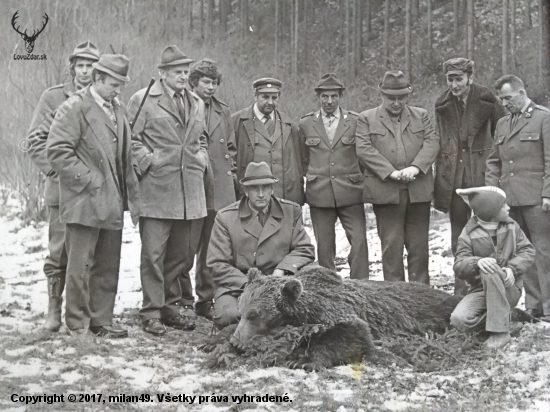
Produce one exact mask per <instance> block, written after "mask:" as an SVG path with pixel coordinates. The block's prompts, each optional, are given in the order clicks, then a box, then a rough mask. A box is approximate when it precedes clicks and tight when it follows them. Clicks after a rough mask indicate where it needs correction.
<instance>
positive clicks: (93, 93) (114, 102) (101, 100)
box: [90, 84, 119, 107]
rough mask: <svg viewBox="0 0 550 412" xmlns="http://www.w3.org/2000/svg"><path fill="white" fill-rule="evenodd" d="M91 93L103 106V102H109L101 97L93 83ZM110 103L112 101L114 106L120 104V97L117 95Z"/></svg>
mask: <svg viewBox="0 0 550 412" xmlns="http://www.w3.org/2000/svg"><path fill="white" fill-rule="evenodd" d="M90 93H91V95H92V97H93V98H94V100H95V102H96V103H97V104H98V105H99V106H100V107H103V104H104V103H105V102H107V100H105V99H104V98H103V97H101V96H100V95H99V94H98V93H97V92H96V91H95V89H94V85H93V84H92V85H91V86H90ZM108 103H111V104H112V105H114V106H118V104H119V103H118V99H117V98H116V97H115V98H114V99H113V101H112V102H108Z"/></svg>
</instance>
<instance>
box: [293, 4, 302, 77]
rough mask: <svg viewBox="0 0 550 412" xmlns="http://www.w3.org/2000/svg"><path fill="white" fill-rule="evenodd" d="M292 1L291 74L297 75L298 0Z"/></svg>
mask: <svg viewBox="0 0 550 412" xmlns="http://www.w3.org/2000/svg"><path fill="white" fill-rule="evenodd" d="M293 1H294V10H293V13H294V45H293V49H294V52H293V57H292V74H293V75H294V76H295V77H296V76H297V75H298V19H299V14H298V12H299V6H300V4H299V0H293Z"/></svg>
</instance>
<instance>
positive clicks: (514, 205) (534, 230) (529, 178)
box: [485, 74, 550, 322]
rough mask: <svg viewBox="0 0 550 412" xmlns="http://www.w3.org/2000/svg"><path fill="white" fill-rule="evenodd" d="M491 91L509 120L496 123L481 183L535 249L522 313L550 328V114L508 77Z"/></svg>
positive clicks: (526, 284) (500, 80)
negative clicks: (496, 194)
mask: <svg viewBox="0 0 550 412" xmlns="http://www.w3.org/2000/svg"><path fill="white" fill-rule="evenodd" d="M494 87H495V90H496V93H497V96H498V98H499V99H500V101H501V102H502V104H503V105H504V107H505V108H506V110H507V111H508V115H507V116H505V117H502V118H501V119H500V120H499V121H498V123H497V126H496V131H495V141H494V143H493V149H492V150H491V153H490V154H489V156H488V157H487V173H486V174H485V183H486V184H487V185H490V186H497V187H500V188H501V189H502V190H504V192H506V202H507V203H508V205H509V206H510V217H511V218H512V219H514V220H515V221H516V222H518V224H519V226H520V227H521V229H522V230H523V231H524V232H525V235H526V236H527V238H528V239H529V240H530V241H531V243H533V246H534V247H535V250H536V256H535V264H534V265H533V266H531V268H530V269H529V270H528V271H527V273H526V274H525V276H524V278H523V279H524V287H525V308H526V309H527V312H529V313H530V314H531V315H532V316H535V317H540V318H542V319H543V320H545V321H547V322H550V110H548V109H547V108H546V107H543V106H539V105H538V104H535V103H534V102H533V101H532V100H531V99H529V97H528V96H527V92H526V90H525V85H524V84H523V81H522V80H521V79H520V78H519V77H517V76H514V75H513V74H510V75H505V76H502V77H501V78H499V79H498V80H497V81H496V82H495V86H494Z"/></svg>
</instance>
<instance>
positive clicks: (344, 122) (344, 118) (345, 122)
mask: <svg viewBox="0 0 550 412" xmlns="http://www.w3.org/2000/svg"><path fill="white" fill-rule="evenodd" d="M349 128H350V116H349V113H348V112H347V111H346V110H343V109H340V120H339V121H338V127H337V128H336V133H335V134H334V139H332V146H336V143H338V141H339V140H340V139H341V138H342V136H343V135H344V134H345V133H346V132H347V131H348V129H349ZM323 129H324V127H323Z"/></svg>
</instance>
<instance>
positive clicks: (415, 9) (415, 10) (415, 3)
mask: <svg viewBox="0 0 550 412" xmlns="http://www.w3.org/2000/svg"><path fill="white" fill-rule="evenodd" d="M419 3H420V1H419V0H412V3H411V19H412V20H411V21H412V22H415V21H417V20H418V16H419V14H420V10H419V9H420V4H419Z"/></svg>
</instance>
